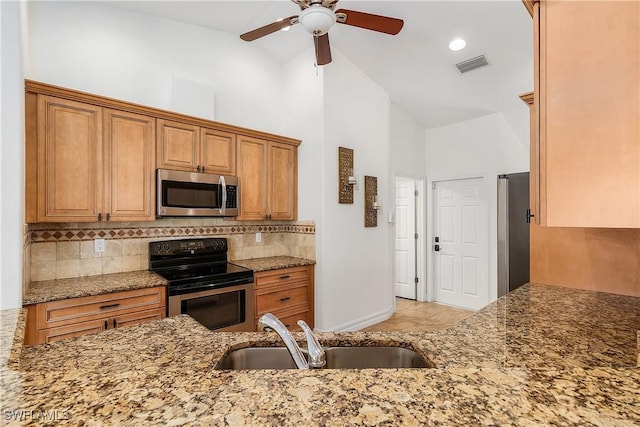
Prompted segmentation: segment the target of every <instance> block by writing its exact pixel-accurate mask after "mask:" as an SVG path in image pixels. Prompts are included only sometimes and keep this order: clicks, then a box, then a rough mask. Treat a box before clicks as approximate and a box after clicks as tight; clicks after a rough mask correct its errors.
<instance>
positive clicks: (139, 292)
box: [25, 286, 166, 345]
mask: <svg viewBox="0 0 640 427" xmlns="http://www.w3.org/2000/svg"><path fill="white" fill-rule="evenodd" d="M27 309H28V314H27V331H26V335H25V344H28V345H29V344H43V343H51V342H55V341H59V340H61V339H65V338H72V337H76V336H80V335H85V334H91V333H96V332H101V331H104V330H106V329H114V328H121V327H124V326H131V325H135V324H138V323H144V322H150V321H152V320H158V319H162V318H164V317H165V315H166V289H165V287H164V286H158V287H154V288H144V289H136V290H132V291H124V292H114V293H110V294H103V295H95V296H89V297H80V298H70V299H66V300H60V301H51V302H46V303H41V304H33V305H29V306H27Z"/></svg>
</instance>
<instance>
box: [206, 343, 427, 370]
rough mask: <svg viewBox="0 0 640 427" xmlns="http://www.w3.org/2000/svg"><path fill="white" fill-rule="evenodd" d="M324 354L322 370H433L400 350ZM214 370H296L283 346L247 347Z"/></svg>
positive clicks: (332, 350)
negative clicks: (324, 360) (325, 362)
mask: <svg viewBox="0 0 640 427" xmlns="http://www.w3.org/2000/svg"><path fill="white" fill-rule="evenodd" d="M304 352H305V351H304V350H303V353H304ZM324 352H325V358H326V361H327V364H326V365H325V367H324V368H323V369H365V368H433V367H434V366H433V364H432V363H431V361H429V360H427V359H425V358H423V357H422V356H420V355H419V354H418V353H416V352H415V351H413V350H409V349H407V348H402V347H326V348H325V349H324ZM305 356H306V354H305ZM217 369H231V370H236V369H296V365H295V363H294V362H293V359H292V358H291V355H290V354H289V350H287V348H286V347H248V348H241V349H238V350H234V351H232V352H230V353H228V354H227V355H226V356H225V357H224V358H223V359H222V360H221V361H220V363H219V364H218V366H217Z"/></svg>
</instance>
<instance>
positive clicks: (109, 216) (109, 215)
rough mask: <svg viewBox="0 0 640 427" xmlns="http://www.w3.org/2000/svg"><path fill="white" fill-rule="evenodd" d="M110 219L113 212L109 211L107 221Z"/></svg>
mask: <svg viewBox="0 0 640 427" xmlns="http://www.w3.org/2000/svg"><path fill="white" fill-rule="evenodd" d="M110 219H111V214H110V213H109V212H107V221H109V220H110Z"/></svg>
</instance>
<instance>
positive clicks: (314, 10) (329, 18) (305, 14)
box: [298, 6, 336, 36]
mask: <svg viewBox="0 0 640 427" xmlns="http://www.w3.org/2000/svg"><path fill="white" fill-rule="evenodd" d="M298 21H299V22H300V25H302V28H304V29H305V31H306V32H308V33H309V34H312V35H314V36H321V35H323V34H326V33H327V32H328V31H329V29H330V28H331V27H333V24H335V23H336V14H335V13H334V12H333V10H331V9H328V8H326V7H323V6H310V7H308V8H306V9H304V10H303V11H302V12H300V16H298Z"/></svg>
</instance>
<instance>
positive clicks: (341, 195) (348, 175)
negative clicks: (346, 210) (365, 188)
mask: <svg viewBox="0 0 640 427" xmlns="http://www.w3.org/2000/svg"><path fill="white" fill-rule="evenodd" d="M355 184H356V178H355V175H354V173H353V149H351V148H345V147H338V203H349V204H352V203H353V186H354V185H355Z"/></svg>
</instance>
